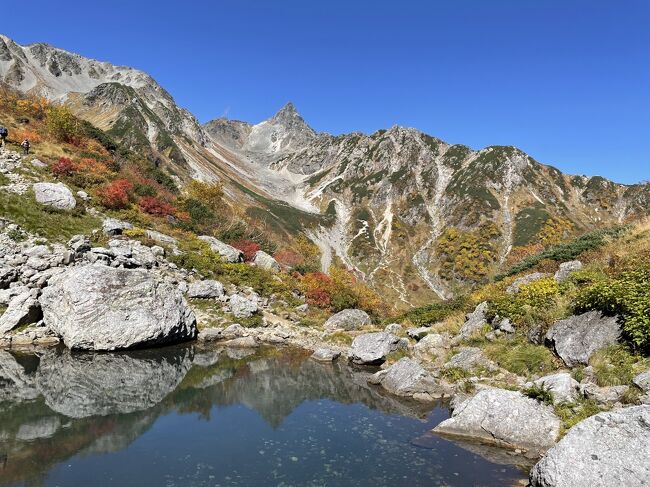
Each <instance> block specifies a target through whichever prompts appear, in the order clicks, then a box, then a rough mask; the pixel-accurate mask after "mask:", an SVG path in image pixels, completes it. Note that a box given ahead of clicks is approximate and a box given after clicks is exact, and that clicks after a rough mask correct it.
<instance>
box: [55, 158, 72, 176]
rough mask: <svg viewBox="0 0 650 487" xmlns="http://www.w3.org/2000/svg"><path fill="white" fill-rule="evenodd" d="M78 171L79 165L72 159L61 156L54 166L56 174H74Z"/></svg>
mask: <svg viewBox="0 0 650 487" xmlns="http://www.w3.org/2000/svg"><path fill="white" fill-rule="evenodd" d="M76 171H77V166H76V165H75V163H74V162H72V160H71V159H68V158H67V157H60V158H59V160H58V161H57V162H55V163H54V165H53V166H52V173H53V174H54V175H55V176H59V177H60V176H72V175H73V174H74V173H75V172H76Z"/></svg>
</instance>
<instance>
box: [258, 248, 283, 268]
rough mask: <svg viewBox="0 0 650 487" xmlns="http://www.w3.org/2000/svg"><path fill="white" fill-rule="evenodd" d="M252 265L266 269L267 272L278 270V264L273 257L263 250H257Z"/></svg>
mask: <svg viewBox="0 0 650 487" xmlns="http://www.w3.org/2000/svg"><path fill="white" fill-rule="evenodd" d="M253 264H255V265H256V266H257V267H260V268H262V269H266V270H268V271H279V270H280V264H278V262H277V261H276V260H275V259H274V258H273V257H271V256H270V255H269V254H267V253H266V252H264V251H263V250H258V251H257V252H255V257H254V258H253Z"/></svg>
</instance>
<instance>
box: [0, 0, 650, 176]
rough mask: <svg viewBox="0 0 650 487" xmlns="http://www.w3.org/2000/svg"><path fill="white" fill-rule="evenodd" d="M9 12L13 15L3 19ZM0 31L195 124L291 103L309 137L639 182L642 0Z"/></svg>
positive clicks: (254, 7)
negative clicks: (518, 153) (527, 159)
mask: <svg viewBox="0 0 650 487" xmlns="http://www.w3.org/2000/svg"><path fill="white" fill-rule="evenodd" d="M14 9H16V10H15V11H14ZM3 10H4V13H3V17H5V18H6V17H7V16H9V18H13V19H14V21H12V22H9V23H7V22H3V25H2V27H0V29H2V32H3V33H5V34H7V35H9V36H10V37H12V38H14V39H15V40H16V41H17V42H19V43H21V44H25V43H32V42H38V41H43V42H48V43H50V44H53V45H55V46H57V47H61V48H64V49H67V50H71V51H75V52H79V53H80V54H83V55H86V56H89V57H94V58H96V59H100V60H106V61H111V62H113V63H116V64H124V65H129V66H133V67H137V68H139V69H143V70H145V71H147V72H149V73H150V74H151V75H152V76H154V78H156V79H157V80H158V81H159V82H160V83H161V84H162V85H163V86H164V87H165V88H166V89H167V90H169V91H170V92H171V93H172V95H173V96H174V97H175V98H176V101H177V102H178V103H179V104H180V105H182V106H184V107H186V108H188V109H189V110H190V111H191V112H193V113H194V114H195V115H196V116H197V117H198V118H199V119H200V120H201V121H202V122H205V121H207V120H209V119H211V118H215V117H218V116H222V115H227V116H229V117H230V118H236V119H241V120H247V121H251V122H258V121H260V120H262V119H265V118H268V117H269V116H271V115H272V114H273V113H275V112H276V111H277V110H278V109H279V108H280V107H281V106H282V105H283V104H284V103H285V102H287V101H289V100H291V101H293V102H294V103H295V104H296V106H297V107H298V110H299V111H300V112H301V113H302V115H303V116H304V117H305V119H306V120H307V121H308V122H309V123H310V124H311V125H312V126H313V127H314V128H315V129H316V130H319V131H326V132H330V133H335V134H336V133H343V132H350V131H354V130H359V131H363V132H373V131H374V130H376V129H378V128H385V127H390V126H391V125H394V124H399V125H404V126H412V127H417V128H419V129H421V130H423V131H424V132H427V133H429V134H431V135H435V136H437V137H440V138H442V139H444V140H447V141H449V142H452V143H464V144H467V145H469V146H471V147H473V148H480V147H484V146H487V145H493V144H504V145H516V146H518V147H520V148H522V149H523V150H525V151H526V152H528V153H529V154H531V155H532V156H533V157H535V158H536V159H538V160H539V161H541V162H545V163H549V164H553V165H555V166H557V167H559V168H560V169H562V170H563V171H567V172H572V173H579V174H590V175H591V174H600V175H603V176H606V177H609V178H611V179H614V180H616V181H620V182H627V183H632V182H638V181H641V180H648V179H650V156H649V155H648V154H649V151H648V147H647V146H648V142H649V141H650V2H648V1H647V0H621V1H618V2H613V1H600V0H546V1H526V0H510V1H506V0H490V1H486V0H449V1H409V0H401V1H391V2H389V1H383V0H372V1H371V0H368V1H365V0H362V1H352V0H347V1H341V0H327V1H322V2H315V1H309V0H300V1H298V0H286V1H282V0H278V1H272V0H230V1H221V0H214V1H185V2H183V1H178V0H176V1H173V2H169V1H155V2H154V1H148V0H147V1H141V0H138V1H137V2H134V1H125V0H112V1H111V2H88V1H81V0H62V1H58V2H51V1H48V2H45V1H41V0H36V1H32V2H29V3H28V4H25V5H23V4H22V3H20V2H18V3H17V2H13V3H10V4H9V6H6V7H4V8H3Z"/></svg>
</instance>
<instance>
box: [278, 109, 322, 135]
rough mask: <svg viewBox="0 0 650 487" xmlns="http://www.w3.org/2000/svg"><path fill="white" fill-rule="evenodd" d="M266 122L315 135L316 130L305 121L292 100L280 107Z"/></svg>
mask: <svg viewBox="0 0 650 487" xmlns="http://www.w3.org/2000/svg"><path fill="white" fill-rule="evenodd" d="M267 122H268V123H270V124H273V125H280V126H282V127H284V128H286V129H287V130H292V131H297V132H303V133H304V134H310V135H316V132H314V130H313V129H312V128H311V127H310V126H309V125H308V124H307V122H305V119H304V118H302V116H301V115H300V114H299V113H298V110H296V106H295V105H294V104H293V103H292V102H288V103H287V104H286V105H284V106H283V107H282V108H280V110H279V111H278V112H277V113H276V114H275V115H273V117H271V118H270V119H269V120H268V121H267Z"/></svg>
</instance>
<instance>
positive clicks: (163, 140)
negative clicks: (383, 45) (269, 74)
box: [0, 37, 650, 306]
mask: <svg viewBox="0 0 650 487" xmlns="http://www.w3.org/2000/svg"><path fill="white" fill-rule="evenodd" d="M0 79H1V80H2V81H3V82H4V83H6V84H7V85H9V86H11V87H13V88H15V89H18V90H20V91H21V92H23V93H31V94H42V95H45V96H47V97H48V98H49V99H50V100H54V101H60V102H62V103H65V104H66V105H67V106H68V107H69V108H70V109H71V110H72V111H73V113H74V114H75V115H77V116H79V117H81V118H83V119H85V120H87V121H89V122H91V123H92V124H94V125H95V126H97V127H99V128H101V129H102V130H104V131H106V133H108V134H109V135H110V136H111V137H112V138H114V139H115V140H117V141H119V143H120V144H121V145H122V146H124V147H126V148H128V149H129V150H132V151H136V152H138V153H142V154H145V155H146V156H147V157H149V158H150V159H152V160H153V161H155V162H156V164H160V165H161V166H162V167H164V168H165V169H166V170H167V171H168V172H169V173H170V174H172V175H173V176H174V177H175V178H176V181H177V182H178V184H179V185H185V184H187V183H188V182H189V181H191V180H192V179H199V180H203V181H215V180H218V181H220V182H221V183H222V185H223V189H224V193H225V196H226V198H227V199H228V201H229V202H230V203H231V204H232V206H234V207H237V208H241V210H242V212H243V213H245V214H246V215H247V216H248V218H250V219H252V220H255V221H259V222H263V224H264V226H265V228H266V229H267V230H268V231H269V232H271V233H272V234H274V235H276V236H278V237H281V238H283V239H285V238H289V239H291V238H293V237H295V236H296V235H299V234H305V235H307V236H308V237H309V238H310V239H311V240H312V241H313V242H314V243H316V244H317V245H318V247H319V248H320V251H321V266H322V268H323V270H326V269H328V268H329V266H330V264H332V263H341V264H344V265H345V266H347V267H349V268H351V269H355V270H356V272H357V273H358V275H359V276H362V277H363V278H364V279H365V280H366V281H367V282H368V283H369V284H371V285H372V286H373V287H375V288H376V289H377V290H379V291H381V293H382V294H383V295H384V296H385V297H386V298H387V299H388V300H389V301H392V302H398V303H401V304H403V305H404V306H406V305H417V304H422V303H426V302H429V301H431V300H432V299H437V298H444V299H448V298H451V297H452V296H453V295H454V294H458V292H459V291H462V290H466V289H467V288H470V287H472V286H474V285H476V284H477V283H482V282H485V281H487V280H488V279H489V278H490V277H492V276H494V275H495V274H497V273H499V272H503V271H504V270H505V269H506V268H507V267H509V266H511V265H512V264H514V263H516V262H518V261H519V260H521V259H523V258H525V257H526V256H528V255H530V254H532V253H536V252H539V251H541V250H543V249H544V248H545V247H549V246H552V245H555V244H557V243H559V242H562V241H564V240H566V239H568V238H571V237H575V236H577V235H580V234H582V233H585V232H587V231H590V230H594V229H597V228H603V227H613V226H616V225H619V224H621V223H624V222H627V221H632V220H634V219H636V218H639V217H642V216H645V215H647V214H648V213H650V188H649V187H648V185H647V184H637V185H622V184H616V183H613V182H611V181H608V180H606V179H603V178H601V177H598V176H596V177H586V176H571V175H566V174H563V173H562V172H560V171H559V170H557V169H555V168H554V167H551V166H548V165H544V164H540V163H539V162H537V161H536V160H535V159H533V158H532V157H531V156H529V155H527V154H525V153H523V152H522V151H520V150H519V149H517V148H515V147H509V146H493V147H487V148H485V149H482V150H479V151H475V150H472V149H470V148H469V147H467V146H463V145H450V144H448V143H446V142H444V141H442V140H440V139H437V138H435V137H431V136H429V135H426V134H424V133H422V132H420V131H418V130H415V129H410V128H403V127H397V126H396V127H392V128H390V129H389V130H379V131H377V132H375V133H373V134H370V135H366V134H362V133H352V134H346V135H338V136H332V135H329V134H322V133H316V132H315V131H314V130H313V129H312V128H311V127H309V125H308V124H307V123H306V122H305V120H304V119H303V118H302V117H301V116H300V115H299V114H298V112H297V111H296V108H295V107H294V106H293V104H287V105H286V106H285V107H283V108H282V109H281V110H280V111H279V112H278V113H277V114H276V115H274V116H273V117H272V118H270V119H268V120H266V121H263V122H261V123H258V124H250V123H246V122H242V121H235V120H228V119H223V118H220V119H216V120H213V121H211V122H209V123H207V124H205V125H203V126H202V125H200V124H199V122H198V121H197V120H196V118H195V117H193V116H192V115H191V114H190V113H189V112H188V111H187V110H184V109H182V108H179V107H178V106H177V105H176V104H175V102H174V100H173V98H172V96H171V95H170V94H169V93H168V92H166V91H165V90H164V89H163V88H162V87H161V86H160V85H159V84H158V83H156V81H155V80H153V79H152V78H151V77H150V76H149V75H147V74H145V73H143V72H141V71H138V70H135V69H132V68H126V67H117V66H114V65H112V64H109V63H106V62H99V61H95V60H91V59H87V58H84V57H81V56H79V55H76V54H71V53H68V52H66V51H63V50H60V49H56V48H54V47H51V46H48V45H45V44H34V45H30V46H19V45H17V44H16V43H14V42H13V41H11V40H10V39H8V38H6V37H0Z"/></svg>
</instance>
